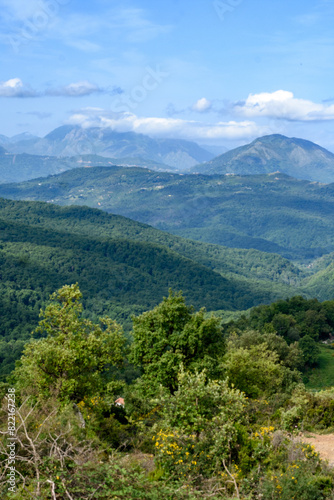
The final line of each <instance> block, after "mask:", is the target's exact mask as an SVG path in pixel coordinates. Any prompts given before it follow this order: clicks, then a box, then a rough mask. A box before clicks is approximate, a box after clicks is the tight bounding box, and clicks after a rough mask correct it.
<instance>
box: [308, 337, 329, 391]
mask: <svg viewBox="0 0 334 500" xmlns="http://www.w3.org/2000/svg"><path fill="white" fill-rule="evenodd" d="M320 349H321V352H320V356H319V363H318V366H317V367H315V368H312V369H310V370H309V371H308V372H307V373H306V374H305V376H304V383H305V385H306V387H307V389H311V390H315V391H318V390H321V389H328V388H329V387H333V386H334V349H333V348H331V347H327V346H323V345H322V346H321V347H320Z"/></svg>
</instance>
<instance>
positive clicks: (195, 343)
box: [131, 291, 224, 392]
mask: <svg viewBox="0 0 334 500" xmlns="http://www.w3.org/2000/svg"><path fill="white" fill-rule="evenodd" d="M204 313H205V310H203V309H201V310H200V311H199V312H197V313H194V311H193V309H192V308H190V307H187V305H186V304H185V300H184V298H183V297H182V295H181V294H174V293H173V292H172V291H170V292H169V296H168V297H167V298H164V300H163V302H162V303H161V304H159V305H158V306H156V307H155V308H154V309H153V310H152V311H149V312H146V313H144V314H142V315H141V316H139V317H134V318H133V331H132V335H133V344H132V356H131V357H132V361H133V362H134V363H135V364H136V365H137V366H140V367H141V368H142V369H143V372H144V375H145V377H147V378H148V379H150V380H152V383H153V382H154V383H157V384H162V385H163V386H164V387H166V388H168V389H169V390H170V391H172V392H173V391H175V390H176V387H177V384H178V379H177V375H178V372H179V370H180V366H183V367H184V368H185V369H186V370H192V371H193V370H196V369H198V370H199V369H201V370H203V369H204V368H205V369H206V370H207V373H208V376H209V377H210V378H215V377H217V376H218V375H219V366H218V360H219V358H220V357H221V356H222V355H223V353H224V340H223V336H222V332H221V329H220V327H219V320H218V319H217V318H214V317H211V318H208V319H205V315H204Z"/></svg>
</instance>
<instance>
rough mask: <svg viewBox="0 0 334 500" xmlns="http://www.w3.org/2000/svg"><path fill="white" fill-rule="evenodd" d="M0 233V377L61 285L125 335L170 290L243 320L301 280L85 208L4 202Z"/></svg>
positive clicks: (239, 254) (294, 272)
mask: <svg viewBox="0 0 334 500" xmlns="http://www.w3.org/2000/svg"><path fill="white" fill-rule="evenodd" d="M0 230H1V233H0V275H1V285H0V287H1V299H0V308H1V317H2V321H1V330H0V334H1V345H0V360H1V362H2V368H1V370H2V371H1V373H2V374H4V373H8V370H9V369H10V367H13V362H14V360H15V359H17V357H18V355H19V353H20V351H21V350H22V347H23V345H24V343H25V341H26V340H27V339H28V338H29V334H30V331H31V330H32V328H33V326H34V324H35V323H36V321H37V319H38V312H39V309H40V307H41V306H42V304H43V303H44V302H45V300H46V299H47V297H48V295H49V294H50V293H51V292H52V291H53V290H54V289H56V288H58V287H60V286H62V285H64V284H66V283H73V282H74V283H75V282H78V283H79V285H80V287H81V289H82V290H83V292H84V294H85V305H86V307H87V310H88V313H89V314H90V316H91V317H93V318H96V317H97V316H98V315H100V314H103V313H108V314H109V315H110V316H111V317H112V318H114V319H117V320H118V321H120V322H121V323H122V324H123V325H125V326H127V327H128V325H129V317H130V314H131V313H136V312H138V311H143V310H145V309H147V308H149V307H153V306H154V305H155V304H156V303H157V302H158V301H159V300H161V298H162V297H163V295H164V294H166V293H167V291H168V288H169V287H173V288H176V289H181V288H182V290H183V291H184V292H185V293H187V295H188V297H190V300H191V301H192V303H193V304H194V305H195V306H196V307H200V306H201V305H205V306H206V307H207V309H208V310H218V309H219V310H221V309H228V310H237V309H241V310H242V309H248V308H249V307H251V306H253V305H255V304H259V303H267V302H270V301H271V300H274V299H275V298H279V297H281V298H283V297H285V296H287V295H293V294H294V293H295V288H293V286H297V287H298V284H299V283H300V282H301V278H302V277H303V273H302V272H301V271H299V270H298V269H297V268H295V267H294V266H293V265H291V264H290V263H289V262H288V261H286V260H284V259H282V258H281V257H279V256H277V255H266V254H262V253H261V252H257V251H245V250H244V251H243V250H240V251H235V252H233V251H232V250H231V249H224V248H222V247H219V246H215V245H205V244H203V243H197V242H192V241H189V240H184V239H182V238H179V237H175V236H172V235H169V234H168V233H163V232H161V231H159V230H156V229H154V228H152V227H150V226H146V225H144V224H140V223H137V222H134V221H132V220H130V219H126V218H124V217H121V216H114V215H110V214H107V213H104V212H102V211H99V210H93V209H89V208H87V207H58V206H55V205H50V204H46V203H36V202H14V201H8V200H0ZM291 285H292V286H291Z"/></svg>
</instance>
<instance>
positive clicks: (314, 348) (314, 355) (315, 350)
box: [298, 335, 320, 366]
mask: <svg viewBox="0 0 334 500" xmlns="http://www.w3.org/2000/svg"><path fill="white" fill-rule="evenodd" d="M298 344H299V347H300V349H301V350H302V351H303V357H304V363H305V365H306V366H312V365H316V364H317V362H318V360H319V354H320V348H319V346H318V344H317V343H316V341H315V340H314V339H313V338H312V337H311V336H310V335H304V337H303V338H301V339H300V341H299V342H298Z"/></svg>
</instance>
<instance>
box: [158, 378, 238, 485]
mask: <svg viewBox="0 0 334 500" xmlns="http://www.w3.org/2000/svg"><path fill="white" fill-rule="evenodd" d="M159 404H160V405H161V406H162V408H163V409H162V420H161V421H160V422H158V423H157V424H156V425H155V428H156V429H159V428H160V431H159V432H158V433H157V434H156V436H155V446H156V449H157V451H158V458H159V460H160V462H161V463H162V464H163V466H164V467H166V466H167V467H168V469H169V470H170V471H171V470H176V471H178V474H181V473H182V474H183V473H187V474H190V475H197V474H199V473H200V474H204V475H208V474H212V473H214V472H215V473H217V472H218V471H220V470H222V469H223V463H222V461H223V460H224V459H225V460H227V459H228V457H229V456H230V455H231V453H232V452H233V450H234V448H235V446H236V442H237V434H238V426H240V425H241V424H242V423H245V422H246V417H245V412H244V408H245V404H246V399H245V397H244V395H243V394H242V393H241V392H240V391H239V390H237V389H233V388H230V387H229V386H228V383H227V381H225V380H215V381H213V380H210V379H209V380H208V379H207V375H206V372H205V371H202V372H201V373H198V372H196V373H194V374H192V373H188V372H185V371H184V370H183V369H182V370H181V371H180V373H179V376H178V389H177V391H176V392H175V393H174V394H166V393H164V395H163V396H162V397H161V398H160V400H159Z"/></svg>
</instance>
